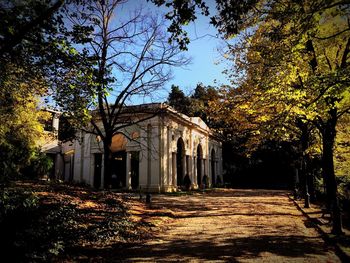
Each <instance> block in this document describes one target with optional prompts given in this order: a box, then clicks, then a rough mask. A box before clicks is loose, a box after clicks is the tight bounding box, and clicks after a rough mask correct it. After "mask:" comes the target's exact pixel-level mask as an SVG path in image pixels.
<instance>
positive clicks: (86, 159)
mask: <svg viewBox="0 0 350 263" xmlns="http://www.w3.org/2000/svg"><path fill="white" fill-rule="evenodd" d="M147 107H152V108H161V109H162V112H161V113H160V114H156V115H154V116H152V117H150V118H145V120H142V121H140V122H137V124H133V125H131V126H128V127H126V128H124V129H122V130H120V132H119V133H117V134H116V135H114V137H113V140H112V146H111V152H112V165H111V172H112V174H111V184H110V185H109V188H121V189H128V190H131V189H133V190H141V191H149V192H172V191H177V190H178V189H179V188H182V187H184V186H185V185H186V186H187V188H191V189H197V188H200V187H211V186H213V185H220V184H221V183H222V182H223V178H222V149H221V142H220V141H219V140H218V139H216V138H215V136H214V135H213V133H212V132H211V131H210V129H209V128H208V126H207V125H206V124H205V123H204V122H203V121H202V120H201V119H200V118H198V117H188V116H186V115H184V114H180V113H178V112H176V111H175V110H174V109H172V108H171V107H169V106H167V105H165V104H149V105H148V106H147ZM61 156H62V159H63V160H62V165H61V168H60V169H61V171H56V174H62V177H61V178H62V179H64V180H65V181H76V182H84V183H86V184H89V185H91V186H94V187H95V188H102V186H103V185H104V176H103V174H104V167H103V163H104V162H103V158H104V157H103V143H102V141H101V140H100V139H99V137H98V136H96V135H93V134H91V133H85V132H81V133H80V138H79V139H78V140H75V141H73V142H67V143H64V144H62V145H61Z"/></svg>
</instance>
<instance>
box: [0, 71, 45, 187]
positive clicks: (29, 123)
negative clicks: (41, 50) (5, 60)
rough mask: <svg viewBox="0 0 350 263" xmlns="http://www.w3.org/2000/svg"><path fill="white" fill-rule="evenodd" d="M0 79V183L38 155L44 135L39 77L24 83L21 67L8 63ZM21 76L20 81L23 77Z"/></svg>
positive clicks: (43, 114) (43, 115)
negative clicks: (39, 98) (39, 103)
mask: <svg viewBox="0 0 350 263" xmlns="http://www.w3.org/2000/svg"><path fill="white" fill-rule="evenodd" d="M2 74H3V75H2V78H1V79H0V87H1V89H0V118H1V120H2V121H1V124H0V171H1V174H0V175H1V176H0V180H1V181H4V180H7V179H9V178H16V177H18V176H19V175H20V173H21V170H22V169H23V168H24V167H26V166H28V165H30V162H31V161H32V160H34V159H35V158H36V156H37V148H38V143H39V142H40V138H41V137H42V135H43V132H44V131H43V126H42V124H41V123H40V120H41V119H45V118H47V114H46V113H44V112H41V111H38V108H37V107H38V96H39V95H40V94H41V93H42V92H43V91H44V90H45V88H44V84H43V83H42V82H41V79H40V78H35V77H33V78H31V79H30V80H29V79H27V80H26V81H24V80H23V78H24V77H23V75H25V74H26V73H25V72H24V69H23V68H21V67H16V66H14V65H11V64H7V70H6V71H3V72H2ZM22 77H23V78H22Z"/></svg>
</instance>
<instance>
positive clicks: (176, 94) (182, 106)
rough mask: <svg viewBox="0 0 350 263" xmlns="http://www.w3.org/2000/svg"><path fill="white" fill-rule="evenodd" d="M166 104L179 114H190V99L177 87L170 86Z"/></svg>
mask: <svg viewBox="0 0 350 263" xmlns="http://www.w3.org/2000/svg"><path fill="white" fill-rule="evenodd" d="M167 103H168V104H169V105H170V106H171V107H173V108H174V109H175V110H177V111H178V112H180V113H183V114H188V113H189V112H190V103H191V102H190V99H189V98H188V97H187V96H186V95H185V94H184V93H183V91H182V90H181V89H180V88H179V87H178V86H175V85H172V86H171V91H170V93H169V95H168V100H167Z"/></svg>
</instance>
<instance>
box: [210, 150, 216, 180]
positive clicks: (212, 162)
mask: <svg viewBox="0 0 350 263" xmlns="http://www.w3.org/2000/svg"><path fill="white" fill-rule="evenodd" d="M210 166H211V183H212V185H213V186H214V185H215V183H216V181H215V178H216V174H215V150H214V149H212V150H211V165H210Z"/></svg>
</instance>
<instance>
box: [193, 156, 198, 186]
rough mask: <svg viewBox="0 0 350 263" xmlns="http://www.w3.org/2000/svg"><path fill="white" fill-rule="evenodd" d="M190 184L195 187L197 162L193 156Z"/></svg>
mask: <svg viewBox="0 0 350 263" xmlns="http://www.w3.org/2000/svg"><path fill="white" fill-rule="evenodd" d="M192 184H193V185H197V162H196V157H195V156H193V177H192Z"/></svg>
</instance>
